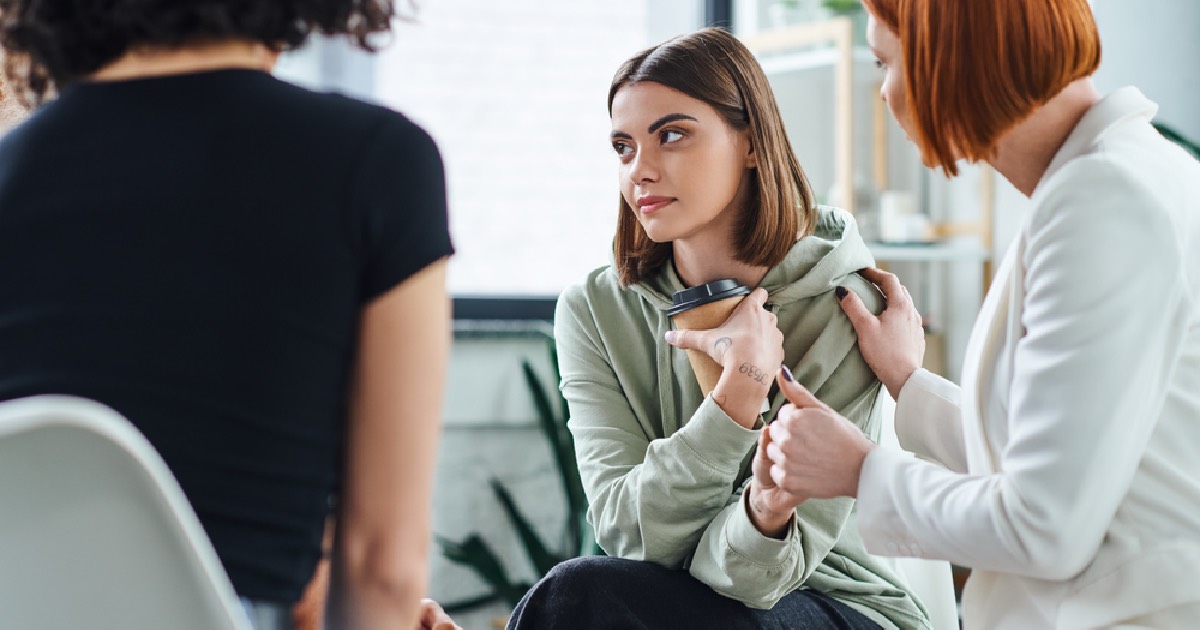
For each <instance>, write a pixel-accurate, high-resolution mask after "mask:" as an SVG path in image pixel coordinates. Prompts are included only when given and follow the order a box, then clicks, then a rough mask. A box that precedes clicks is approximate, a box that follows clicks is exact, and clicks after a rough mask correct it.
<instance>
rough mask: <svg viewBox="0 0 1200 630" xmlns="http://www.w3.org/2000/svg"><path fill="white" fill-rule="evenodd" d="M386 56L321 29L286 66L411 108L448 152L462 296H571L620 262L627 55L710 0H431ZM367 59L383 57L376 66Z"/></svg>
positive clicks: (690, 20)
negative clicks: (620, 139) (619, 87)
mask: <svg viewBox="0 0 1200 630" xmlns="http://www.w3.org/2000/svg"><path fill="white" fill-rule="evenodd" d="M419 4H420V13H419V15H418V18H417V19H418V21H417V22H398V23H397V24H396V28H395V32H394V37H393V41H392V43H391V44H390V45H389V46H387V47H386V48H385V49H384V50H383V51H381V52H380V53H379V54H378V55H376V56H375V57H374V59H371V58H369V57H368V56H366V55H362V54H359V53H356V52H351V51H349V50H348V48H347V47H346V46H345V45H344V44H341V43H339V42H330V41H328V40H315V41H314V42H313V45H311V46H310V47H309V49H306V50H303V51H299V52H297V53H293V54H291V55H289V56H288V58H287V59H285V60H283V61H282V62H281V65H280V68H279V70H278V71H277V74H279V75H280V76H283V77H284V78H288V79H290V80H295V81H297V82H300V83H304V84H307V85H313V86H321V87H334V88H338V89H342V90H344V91H347V92H349V93H352V94H356V95H360V96H366V97H368V98H371V99H373V100H375V101H377V102H380V103H382V104H385V105H388V106H390V107H393V108H395V109H398V110H400V111H401V112H404V113H405V114H406V115H408V116H409V117H411V118H412V119H413V120H414V121H416V122H417V123H418V124H420V125H421V126H422V127H424V128H425V129H426V130H428V131H429V133H430V134H431V135H432V136H433V137H434V138H435V139H436V140H437V142H438V145H439V146H440V148H441V150H442V155H443V159H444V160H445V163H446V173H447V181H448V187H449V199H450V213H451V223H452V230H453V234H454V239H455V245H456V249H457V253H456V254H455V256H454V258H453V260H452V261H451V264H450V271H449V274H450V278H449V284H450V289H451V292H452V293H454V294H455V295H458V296H466V295H490V296H498V295H499V296H509V297H512V296H529V295H541V296H552V295H557V293H558V292H559V291H561V290H562V289H563V288H564V287H565V286H567V285H568V284H570V283H573V282H578V281H580V280H581V279H582V278H583V277H584V276H585V275H586V274H587V272H588V271H590V270H592V269H594V268H596V267H598V266H600V265H604V264H607V263H608V261H609V256H610V251H611V246H612V236H613V233H614V230H615V228H616V212H617V210H616V208H617V194H618V193H617V187H616V181H615V178H616V168H617V162H616V159H615V158H614V157H613V154H612V149H611V147H610V146H609V143H608V132H609V129H610V127H609V123H608V112H607V110H606V106H605V105H606V103H605V100H606V97H607V92H608V84H609V81H610V80H611V79H612V75H613V73H614V72H615V71H616V69H617V66H618V65H619V64H620V63H621V62H622V61H624V60H625V59H626V58H628V57H629V56H631V55H632V54H634V53H635V52H637V51H638V50H641V49H642V48H644V47H646V46H648V45H649V44H651V43H654V42H657V41H661V40H663V39H666V38H667V37H670V36H672V35H675V34H677V33H682V32H686V31H690V30H693V29H695V28H698V27H699V26H700V24H701V22H702V7H701V4H700V3H699V2H698V1H696V0H672V1H670V2H665V1H663V0H572V1H571V2H556V1H554V0H518V1H515V2H503V3H500V2H494V1H493V0H455V1H454V2H422V3H419ZM364 68H369V70H368V71H367V72H366V73H365V74H366V78H364V71H363V69H364Z"/></svg>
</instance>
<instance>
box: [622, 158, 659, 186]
mask: <svg viewBox="0 0 1200 630" xmlns="http://www.w3.org/2000/svg"><path fill="white" fill-rule="evenodd" d="M658 177H659V173H658V164H657V163H656V160H655V158H654V157H653V156H652V155H651V152H650V151H638V152H637V153H635V154H634V156H633V160H632V161H630V163H629V181H630V182H632V183H634V184H641V183H643V182H656V181H658Z"/></svg>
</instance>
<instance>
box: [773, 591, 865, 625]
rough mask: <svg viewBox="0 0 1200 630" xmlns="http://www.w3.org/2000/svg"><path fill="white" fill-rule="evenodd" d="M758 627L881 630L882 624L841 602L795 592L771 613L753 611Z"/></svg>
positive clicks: (813, 592)
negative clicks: (880, 625)
mask: <svg viewBox="0 0 1200 630" xmlns="http://www.w3.org/2000/svg"><path fill="white" fill-rule="evenodd" d="M752 615H753V616H754V621H755V625H754V627H755V628H763V629H772V630H774V629H778V630H784V629H791V628H835V629H837V630H879V624H877V623H875V622H874V621H871V619H869V618H868V617H867V616H866V615H863V614H862V613H860V612H858V611H857V610H855V609H853V608H851V607H850V606H847V605H846V604H843V603H842V602H840V601H838V600H836V599H834V598H832V597H830V596H829V595H826V594H825V593H822V592H820V591H815V590H812V589H800V590H797V591H792V592H791V593H788V594H787V595H785V596H784V597H783V599H781V600H779V603H777V604H775V606H774V607H773V608H771V609H770V610H754V611H753V613H752Z"/></svg>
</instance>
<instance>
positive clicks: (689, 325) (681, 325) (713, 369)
mask: <svg viewBox="0 0 1200 630" xmlns="http://www.w3.org/2000/svg"><path fill="white" fill-rule="evenodd" d="M748 293H750V287H747V286H746V285H744V284H738V281H737V280H734V279H732V278H725V279H722V280H714V281H712V282H709V283H706V284H702V285H700V286H695V287H691V288H688V289H684V290H682V291H676V292H675V295H674V296H672V297H671V308H670V309H668V310H667V315H668V316H669V317H670V318H671V321H672V322H674V324H675V328H676V329H686V330H707V329H709V328H716V327H717V326H720V325H721V324H724V323H725V320H727V319H729V314H730V313H732V312H733V309H734V308H735V307H737V305H738V304H739V303H741V301H742V298H744V297H746V295H747V294H748ZM687 355H688V362H690V363H691V364H692V371H693V372H695V373H696V381H697V382H698V383H700V391H701V392H703V393H704V395H705V396H708V395H709V393H711V392H712V390H713V388H714V387H716V386H717V380H718V379H720V378H721V364H719V363H717V362H716V361H713V360H712V358H711V357H709V356H708V353H706V352H701V351H698V350H688V351H687Z"/></svg>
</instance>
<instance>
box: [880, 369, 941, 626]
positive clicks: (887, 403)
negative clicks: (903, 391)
mask: <svg viewBox="0 0 1200 630" xmlns="http://www.w3.org/2000/svg"><path fill="white" fill-rule="evenodd" d="M879 401H880V402H879V404H880V406H881V407H882V409H881V411H882V416H883V418H882V419H883V426H882V427H881V429H880V432H879V444H880V445H881V446H884V447H887V448H900V440H899V438H897V437H896V401H894V400H892V397H891V396H889V395H888V393H887V391H881V392H880V393H879ZM884 560H885V561H887V562H890V563H891V564H892V567H893V568H894V569H895V570H896V572H897V573H899V574H900V575H902V576H903V577H904V578H905V579H906V580H907V581H908V585H909V587H910V588H912V590H913V592H914V593H916V595H917V597H918V598H920V600H921V602H922V603H923V604H925V609H926V610H927V611H929V619H930V621H932V622H933V627H934V628H935V630H958V628H959V619H958V604H956V603H955V601H954V576H953V574H952V573H951V571H950V563H949V562H945V561H943V560H924V559H921V558H884Z"/></svg>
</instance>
